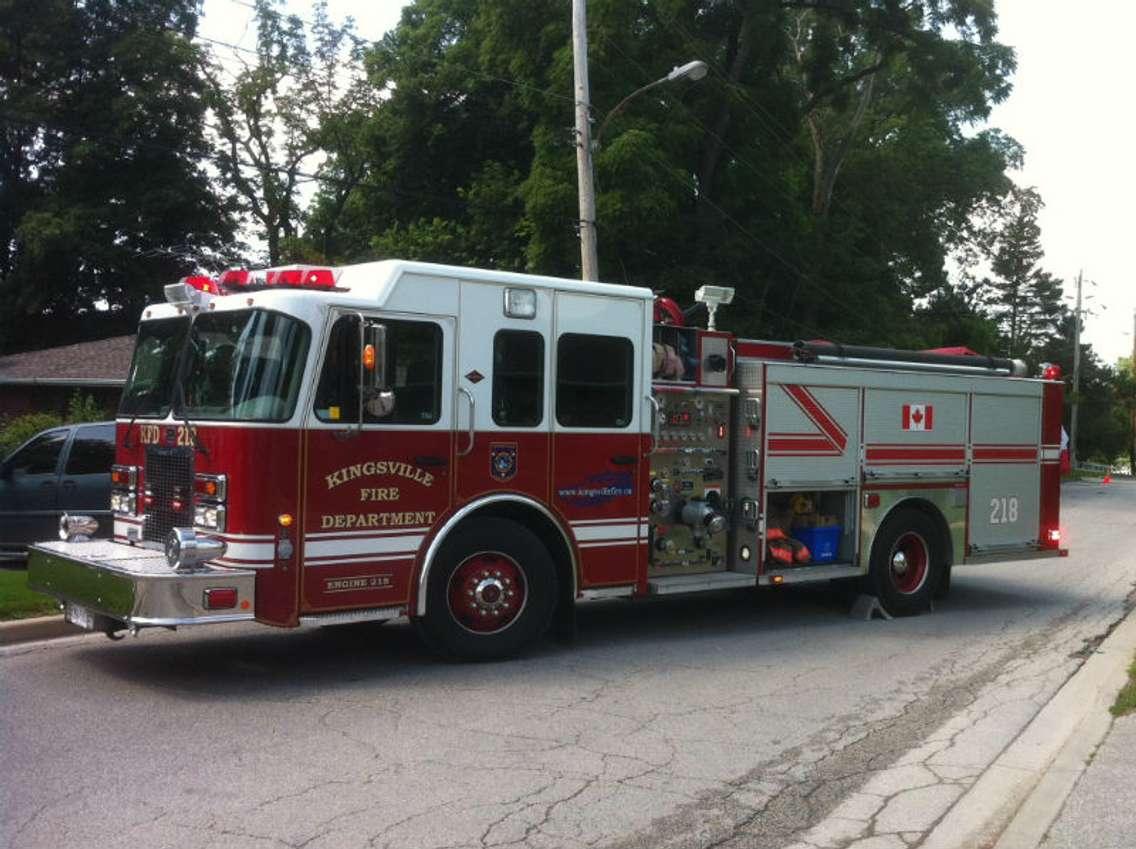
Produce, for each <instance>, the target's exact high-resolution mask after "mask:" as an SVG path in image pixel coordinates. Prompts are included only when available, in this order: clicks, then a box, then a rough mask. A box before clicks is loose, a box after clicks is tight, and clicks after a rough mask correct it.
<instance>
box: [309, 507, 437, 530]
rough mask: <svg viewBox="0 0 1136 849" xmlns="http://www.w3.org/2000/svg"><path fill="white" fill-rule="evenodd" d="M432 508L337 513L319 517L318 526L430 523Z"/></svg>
mask: <svg viewBox="0 0 1136 849" xmlns="http://www.w3.org/2000/svg"><path fill="white" fill-rule="evenodd" d="M437 515H438V514H437V512H436V511H434V510H408V511H406V512H403V513H338V514H324V515H323V516H321V517H320V527H321V528H323V529H325V530H326V529H328V528H389V527H402V526H405V525H432V524H434V517H435V516H437Z"/></svg>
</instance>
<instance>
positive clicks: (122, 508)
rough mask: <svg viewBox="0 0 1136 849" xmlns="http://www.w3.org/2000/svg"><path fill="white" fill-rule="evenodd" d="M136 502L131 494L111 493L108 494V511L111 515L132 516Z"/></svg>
mask: <svg viewBox="0 0 1136 849" xmlns="http://www.w3.org/2000/svg"><path fill="white" fill-rule="evenodd" d="M135 504H136V500H135V497H134V493H133V492H112V493H111V494H110V509H111V512H112V513H121V514H126V515H131V516H132V515H134V507H135Z"/></svg>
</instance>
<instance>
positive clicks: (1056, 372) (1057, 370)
mask: <svg viewBox="0 0 1136 849" xmlns="http://www.w3.org/2000/svg"><path fill="white" fill-rule="evenodd" d="M1041 379H1042V380H1060V379H1061V366H1059V365H1057V363H1042V364H1041Z"/></svg>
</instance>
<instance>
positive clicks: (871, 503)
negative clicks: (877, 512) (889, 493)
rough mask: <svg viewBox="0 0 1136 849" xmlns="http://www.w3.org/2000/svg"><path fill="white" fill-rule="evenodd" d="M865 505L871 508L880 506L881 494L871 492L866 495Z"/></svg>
mask: <svg viewBox="0 0 1136 849" xmlns="http://www.w3.org/2000/svg"><path fill="white" fill-rule="evenodd" d="M864 506H865V507H867V508H869V509H875V508H876V507H879V506H880V494H879V493H878V492H869V493H867V494H865V495H864Z"/></svg>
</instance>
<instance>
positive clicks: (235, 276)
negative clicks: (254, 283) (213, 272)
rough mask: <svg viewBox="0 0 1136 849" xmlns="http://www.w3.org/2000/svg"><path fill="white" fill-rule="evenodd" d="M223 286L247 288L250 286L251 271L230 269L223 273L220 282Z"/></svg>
mask: <svg viewBox="0 0 1136 849" xmlns="http://www.w3.org/2000/svg"><path fill="white" fill-rule="evenodd" d="M218 282H220V284H221V285H222V286H247V285H248V284H249V270H248V269H247V268H230V269H228V270H227V271H223V272H222V273H221V279H220V280H219V281H218Z"/></svg>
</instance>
